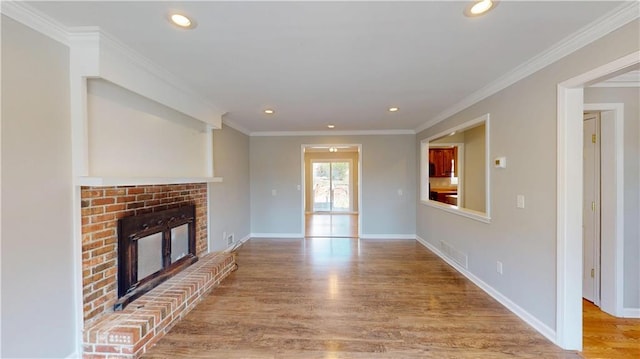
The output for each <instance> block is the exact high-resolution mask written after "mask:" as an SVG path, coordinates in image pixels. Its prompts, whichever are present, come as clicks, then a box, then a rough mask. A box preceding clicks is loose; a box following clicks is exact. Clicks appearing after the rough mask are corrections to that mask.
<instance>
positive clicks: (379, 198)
mask: <svg viewBox="0 0 640 359" xmlns="http://www.w3.org/2000/svg"><path fill="white" fill-rule="evenodd" d="M250 143H251V150H250V167H251V232H252V233H256V234H272V235H276V234H291V235H300V236H302V233H303V224H302V214H303V208H302V202H303V201H302V196H303V193H302V145H303V144H362V153H361V161H362V172H361V173H360V177H361V180H362V187H361V188H360V195H361V197H362V206H361V207H360V215H361V216H362V218H361V219H362V230H361V232H362V234H363V236H366V235H367V234H370V235H385V234H390V235H392V234H404V235H413V234H415V233H416V232H415V224H416V217H415V201H416V196H417V192H416V165H415V163H416V152H415V148H414V143H415V136H414V135H384V136H382V135H381V136H295V137H294V136H292V137H287V136H281V137H251V139H250ZM298 185H300V186H301V190H298V187H297V186H298ZM399 189H400V190H402V195H399V194H398V190H399ZM272 190H276V196H273V195H272Z"/></svg>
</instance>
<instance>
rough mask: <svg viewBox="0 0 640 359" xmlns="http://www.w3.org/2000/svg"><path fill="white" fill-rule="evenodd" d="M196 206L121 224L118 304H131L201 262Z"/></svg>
mask: <svg viewBox="0 0 640 359" xmlns="http://www.w3.org/2000/svg"><path fill="white" fill-rule="evenodd" d="M195 220H196V218H195V206H194V205H187V206H182V207H178V208H172V209H166V210H163V211H159V212H152V213H145V214H140V215H137V216H131V217H125V218H121V219H119V220H118V246H119V247H118V301H117V302H116V304H115V306H114V309H115V310H121V309H123V308H124V307H125V306H126V305H127V304H128V303H130V302H131V301H133V300H135V299H136V298H138V297H139V296H141V295H142V294H144V293H146V292H148V291H149V290H151V289H152V288H154V287H155V286H157V285H158V284H160V283H162V282H163V281H165V280H167V279H168V278H170V277H171V276H173V275H174V274H176V273H178V272H179V271H180V270H182V269H184V268H186V267H187V266H189V265H190V264H192V263H195V262H196V261H197V260H198V257H197V256H196V237H195V234H196V223H195Z"/></svg>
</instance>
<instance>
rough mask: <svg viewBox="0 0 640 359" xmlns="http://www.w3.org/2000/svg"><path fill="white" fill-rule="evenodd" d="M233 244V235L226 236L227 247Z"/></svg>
mask: <svg viewBox="0 0 640 359" xmlns="http://www.w3.org/2000/svg"><path fill="white" fill-rule="evenodd" d="M233 242H234V238H233V233H231V234H229V235H228V236H227V245H231V244H233Z"/></svg>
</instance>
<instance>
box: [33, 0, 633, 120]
mask: <svg viewBox="0 0 640 359" xmlns="http://www.w3.org/2000/svg"><path fill="white" fill-rule="evenodd" d="M29 4H30V5H32V6H33V7H35V8H36V9H37V10H39V11H41V12H43V13H45V14H46V15H49V16H50V17H52V18H53V19H55V20H57V21H58V22H60V23H61V24H63V25H64V26H67V27H75V26H99V27H100V28H101V29H102V30H104V31H105V32H107V33H109V34H111V35H113V36H115V37H116V38H118V39H119V40H120V41H122V42H123V43H124V44H126V45H128V46H130V47H131V48H133V49H135V50H136V51H138V52H139V53H140V54H141V55H143V56H146V57H147V58H149V59H151V60H152V61H154V62H155V63H157V64H158V65H160V66H162V67H164V68H165V69H167V70H169V71H170V72H172V73H173V74H174V75H177V76H178V77H180V78H182V79H183V80H184V81H186V82H187V83H189V84H191V85H192V86H193V88H194V90H196V91H198V92H200V93H201V94H203V95H204V96H206V97H207V98H208V99H209V100H210V102H212V103H213V104H215V105H216V106H217V107H218V108H220V109H222V110H224V111H226V112H228V113H227V115H225V121H227V122H230V123H233V124H235V125H236V126H237V127H240V128H244V129H245V130H247V132H259V131H326V130H327V128H326V125H327V124H329V123H334V124H336V129H335V130H342V131H362V130H413V129H415V128H417V127H419V126H420V125H422V124H424V123H425V122H427V121H429V120H430V119H432V118H434V117H435V116H437V115H438V114H440V113H442V112H443V111H445V110H447V109H448V108H450V107H452V106H453V105H455V104H456V103H458V102H460V101H461V100H462V99H464V98H465V97H467V96H469V95H471V94H472V93H474V92H475V91H477V90H479V89H481V88H482V87H484V86H486V85H488V84H490V83H492V82H493V81H495V80H496V79H498V78H499V77H500V76H502V75H504V74H505V73H508V72H509V71H511V70H513V69H514V68H516V67H517V66H518V65H520V64H522V63H524V62H526V61H527V60H529V59H530V58H531V57H533V56H535V55H537V54H540V53H541V52H543V51H545V50H547V49H549V48H551V47H553V46H554V44H556V43H558V42H559V41H560V40H563V39H564V38H566V37H567V36H570V35H572V34H573V33H575V32H576V31H578V30H580V29H582V28H584V27H585V26H587V25H589V24H590V23H592V22H594V21H595V20H597V19H598V18H599V17H601V16H603V15H604V14H606V13H607V12H608V11H611V10H613V9H614V8H616V7H617V6H619V5H620V4H621V3H620V2H612V1H605V2H594V1H570V2H560V1H544V2H540V1H535V2H521V1H518V2H512V1H501V2H500V3H499V6H497V7H496V8H495V9H494V10H493V11H491V12H490V13H488V14H487V15H486V16H484V17H479V18H467V17H465V16H463V10H464V8H465V6H466V5H467V2H452V1H447V2H433V1H429V2H202V1H201V2H156V1H153V2H150V1H145V2H29ZM171 10H179V11H180V12H183V13H185V14H187V15H190V16H191V17H193V18H194V19H195V21H196V22H197V24H198V26H197V27H196V28H195V29H193V30H182V29H177V28H176V27H175V26H172V25H171V24H169V23H168V21H167V14H168V13H169V12H170V11H171ZM390 106H397V107H400V111H398V112H396V113H390V112H388V111H387V108H388V107H390ZM265 108H273V109H275V111H276V114H275V115H265V114H263V113H262V110H263V109H265Z"/></svg>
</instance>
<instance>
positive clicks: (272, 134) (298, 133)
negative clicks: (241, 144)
mask: <svg viewBox="0 0 640 359" xmlns="http://www.w3.org/2000/svg"><path fill="white" fill-rule="evenodd" d="M415 134H416V133H415V131H413V130H361V131H332V130H331V131H258V132H251V135H250V136H251V137H276V136H376V135H379V136H382V135H415Z"/></svg>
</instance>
